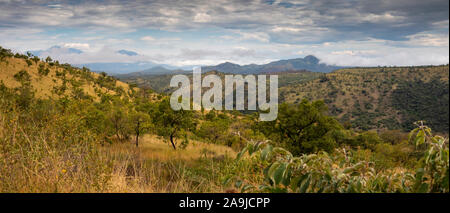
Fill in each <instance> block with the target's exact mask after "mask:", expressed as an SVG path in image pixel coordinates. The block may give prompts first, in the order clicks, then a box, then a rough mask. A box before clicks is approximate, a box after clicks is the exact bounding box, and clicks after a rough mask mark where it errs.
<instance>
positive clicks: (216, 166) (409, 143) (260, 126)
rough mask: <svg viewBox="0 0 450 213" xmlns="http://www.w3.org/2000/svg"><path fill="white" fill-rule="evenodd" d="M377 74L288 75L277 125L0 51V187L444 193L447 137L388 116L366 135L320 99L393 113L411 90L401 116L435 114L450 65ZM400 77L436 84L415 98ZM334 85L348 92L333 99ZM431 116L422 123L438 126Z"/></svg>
mask: <svg viewBox="0 0 450 213" xmlns="http://www.w3.org/2000/svg"><path fill="white" fill-rule="evenodd" d="M380 69H382V68H374V69H373V73H372V71H371V69H368V70H358V69H346V70H341V71H336V72H333V73H330V74H326V75H323V74H320V75H318V74H312V75H315V76H312V77H311V78H309V79H308V80H306V81H303V80H302V77H300V78H298V79H297V80H296V79H295V76H304V75H305V73H306V72H298V73H297V74H296V73H291V74H290V75H294V76H292V78H291V77H288V78H285V79H284V80H282V83H283V87H282V88H287V91H288V92H284V93H283V97H284V99H285V100H286V103H282V104H280V107H279V115H278V118H277V120H275V121H271V122H259V121H258V120H257V118H258V112H252V113H249V112H247V113H241V112H239V111H221V112H216V111H206V110H202V111H183V110H180V111H174V110H172V109H171V108H170V103H169V99H168V97H167V96H166V95H164V94H159V93H155V92H153V91H152V90H150V89H148V87H140V88H137V87H136V85H131V86H130V85H128V84H126V83H123V82H121V81H119V80H117V79H116V78H114V77H111V76H108V75H106V74H105V73H102V74H95V73H92V72H90V70H89V69H87V68H82V69H80V68H76V67H72V66H70V65H68V64H60V63H59V62H58V61H54V60H52V59H51V58H47V59H39V58H37V57H34V56H32V55H31V54H29V55H22V54H14V53H12V52H11V51H10V50H7V49H3V48H0V192H310V193H336V192H339V193H340V192H357V193H372V192H445V193H448V191H449V185H448V183H449V151H448V138H445V137H441V136H438V135H436V134H435V133H433V132H432V130H431V129H430V128H429V127H428V126H427V124H428V123H427V120H425V119H423V120H425V121H426V122H425V123H424V122H415V124H414V122H413V123H411V124H404V123H403V122H406V121H403V120H402V119H404V116H402V114H398V113H397V114H396V116H395V117H394V118H396V119H397V122H398V123H399V124H398V127H399V128H394V127H395V126H394V127H393V128H379V129H376V130H377V131H373V129H374V128H372V126H368V127H365V126H361V127H358V126H355V125H358V122H355V121H354V120H357V119H358V118H359V117H360V116H361V115H359V116H358V114H355V115H353V116H352V117H351V119H350V121H353V122H352V123H351V124H352V125H351V126H350V125H346V123H345V122H342V119H343V116H344V114H342V113H340V114H336V112H334V111H335V109H334V108H333V105H331V106H332V107H329V104H330V103H336V104H335V105H336V107H339V106H341V105H340V104H337V103H343V100H347V99H350V101H351V102H349V103H348V104H349V105H351V106H354V105H356V103H359V104H360V105H362V106H365V105H366V104H365V101H368V102H370V103H372V104H374V103H377V104H376V106H377V107H375V108H373V109H372V108H371V109H370V110H373V112H375V110H376V109H378V110H383V112H389V113H388V114H387V115H389V116H390V115H391V114H390V112H391V111H389V110H391V109H392V110H393V108H388V109H389V110H388V109H382V108H379V107H381V106H382V105H383V103H387V102H383V101H382V100H381V99H382V97H386V98H391V101H390V102H389V103H390V105H392V103H393V102H392V98H394V99H395V100H397V101H398V104H401V103H400V102H399V101H403V102H406V100H411V98H412V100H414V103H417V104H416V105H417V107H412V109H413V110H409V108H408V107H411V106H410V105H407V106H408V107H406V109H408V110H407V111H406V112H405V113H413V114H414V113H416V114H420V115H422V114H425V115H430V116H432V115H436V113H441V111H440V110H443V109H441V107H442V106H441V104H442V103H441V102H440V100H436V99H437V97H435V96H433V97H429V98H430V99H427V97H426V94H427V93H428V94H434V93H430V91H432V92H436V94H440V95H442V97H443V98H444V99H445V97H447V100H448V66H440V67H431V68H430V67H417V68H401V69H402V70H405V69H406V70H408V72H409V74H408V75H407V76H408V78H406V77H407V76H398V75H400V73H404V72H400V73H399V72H397V71H395V70H397V68H386V69H387V71H385V72H384V71H383V72H381V71H380ZM389 70H391V71H389ZM445 71H446V72H447V74H445ZM380 72H381V74H380ZM341 74H342V75H344V74H345V77H342V76H340V75H341ZM316 75H317V76H316ZM366 75H367V76H366ZM380 75H381V76H380ZM385 75H386V76H385ZM419 77H420V78H419ZM350 79H353V80H350ZM399 79H401V80H399ZM405 79H409V80H411V82H422V83H423V84H428V83H432V84H433V86H423V85H422V86H420V87H421V88H429V89H430V91H428V90H427V92H422V93H420V92H417V90H418V88H417V86H415V85H409V86H408V84H407V83H405V82H404V80H405ZM414 79H415V80H414ZM381 81H388V82H391V83H392V84H391V86H390V87H388V86H386V84H381ZM436 81H438V82H439V83H436ZM330 82H331V83H330ZM355 82H357V85H356V83H355ZM374 82H375V83H374ZM377 82H378V83H377ZM407 82H409V81H407ZM338 83H339V84H338ZM366 84H367V85H366ZM298 85H309V87H310V88H311V89H313V88H315V89H314V90H311V91H309V90H307V89H306V88H307V87H306V86H298ZM402 85H406V86H402ZM445 85H447V87H445ZM330 88H335V90H337V94H341V93H342V91H344V92H345V94H346V95H336V98H334V99H330V97H329V96H330V95H329V93H330V92H332V91H335V90H331V89H330ZM340 88H342V91H340V90H341V89H340ZM398 89H403V90H400V91H398ZM445 89H446V91H447V93H446V95H447V96H445ZM362 90H365V94H367V95H364V94H363V92H362ZM441 90H443V91H444V93H442V92H439V91H441ZM319 91H324V92H325V93H326V94H325V93H324V94H325V95H323V98H321V97H322V95H321V94H322V93H319ZM385 91H386V92H385ZM402 91H403V92H402ZM404 91H407V92H404ZM296 92H298V94H296ZM360 93H361V94H362V95H361V94H360ZM385 93H386V94H389V95H386V94H385ZM405 93H406V94H408V95H406V96H405V95H404V94H405ZM441 93H442V94H441ZM289 94H291V95H289ZM292 94H296V96H294V95H292ZM331 96H332V97H334V96H333V95H331ZM419 96H420V97H422V96H424V97H423V98H418V99H417V97H419ZM299 97H306V98H304V99H301V100H300V99H298V98H299ZM341 97H342V98H341ZM344 97H345V98H344ZM439 97H440V96H439ZM308 98H309V99H310V100H308ZM329 100H331V101H329ZM293 102H295V103H293ZM403 102H402V103H403ZM416 105H414V106H416ZM342 106H343V105H342ZM422 106H424V107H422ZM445 106H446V107H447V108H446V109H447V114H448V101H447V105H444V107H445ZM336 107H335V108H336ZM398 107H399V108H405V106H401V105H400V106H398ZM351 109H352V110H354V108H351ZM355 109H356V108H355ZM364 109H365V110H368V107H366V106H365V107H364ZM330 110H331V114H330ZM333 110H334V111H333ZM352 110H348V111H349V112H352ZM425 110H428V111H426V112H425ZM370 112H372V111H370ZM441 114H442V113H441ZM411 118H412V119H413V118H416V117H411ZM417 118H419V117H417ZM426 118H428V117H426ZM352 119H353V120H352ZM439 119H440V118H435V119H434V120H433V118H432V119H430V120H429V122H430V124H431V125H430V126H431V127H432V128H436V129H437V130H438V132H444V133H445V131H444V130H445V129H444V127H445V123H441V121H440V120H439ZM365 120H366V121H367V120H370V119H365ZM420 120H422V119H420ZM375 121H376V123H378V120H375ZM403 125H405V126H406V125H412V126H414V128H410V129H405V128H403ZM446 125H447V130H448V120H447V124H446ZM443 126H444V127H443ZM400 127H401V128H400ZM390 129H391V130H390ZM393 129H395V130H393ZM433 130H434V129H433ZM408 132H410V133H408ZM447 133H448V131H447Z"/></svg>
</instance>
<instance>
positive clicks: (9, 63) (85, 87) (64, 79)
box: [0, 47, 130, 98]
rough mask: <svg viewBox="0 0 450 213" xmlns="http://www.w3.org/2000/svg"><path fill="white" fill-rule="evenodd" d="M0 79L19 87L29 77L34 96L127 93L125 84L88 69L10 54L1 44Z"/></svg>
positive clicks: (30, 56)
mask: <svg viewBox="0 0 450 213" xmlns="http://www.w3.org/2000/svg"><path fill="white" fill-rule="evenodd" d="M0 55H1V57H0V82H1V84H2V85H4V86H6V87H7V88H18V87H19V86H21V84H22V83H23V82H21V81H22V80H27V81H28V80H29V84H30V85H31V87H32V88H33V90H34V93H35V95H36V97H38V98H46V97H52V98H57V97H58V96H60V95H70V96H77V97H84V98H88V97H92V98H98V94H99V93H107V94H111V95H116V94H119V95H121V96H122V95H127V94H128V92H129V91H130V87H129V85H128V84H126V83H124V82H121V81H118V80H117V79H115V78H114V77H111V76H107V75H106V74H97V73H94V72H91V71H90V70H89V69H87V68H82V69H80V68H76V67H73V66H71V65H69V64H59V62H58V61H53V60H52V59H51V58H47V59H46V60H45V61H44V60H41V59H39V58H38V57H35V56H32V55H31V54H30V55H21V54H13V53H12V52H11V51H10V50H7V49H3V48H1V47H0Z"/></svg>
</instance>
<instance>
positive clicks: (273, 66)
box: [202, 55, 342, 74]
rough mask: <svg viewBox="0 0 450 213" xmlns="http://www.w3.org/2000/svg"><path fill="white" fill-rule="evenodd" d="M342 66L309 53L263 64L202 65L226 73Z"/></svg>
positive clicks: (323, 70)
mask: <svg viewBox="0 0 450 213" xmlns="http://www.w3.org/2000/svg"><path fill="white" fill-rule="evenodd" d="M340 68H342V67H338V66H331V65H327V64H324V63H320V60H319V59H318V58H316V57H315V56H312V55H309V56H306V57H304V58H296V59H288V60H279V61H274V62H270V63H268V64H263V65H256V64H250V65H243V66H241V65H239V64H233V63H230V62H226V63H222V64H219V65H216V66H205V67H202V71H204V72H208V71H212V70H216V71H219V72H224V73H235V74H257V73H264V72H283V71H291V70H309V71H313V72H324V73H328V72H331V71H333V70H336V69H340Z"/></svg>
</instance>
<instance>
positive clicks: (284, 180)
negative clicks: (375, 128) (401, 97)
mask: <svg viewBox="0 0 450 213" xmlns="http://www.w3.org/2000/svg"><path fill="white" fill-rule="evenodd" d="M410 139H411V140H412V141H413V142H414V144H415V145H416V146H425V147H426V150H425V152H424V156H423V158H422V159H421V160H420V163H419V165H418V167H419V168H418V169H417V170H416V171H415V172H410V171H407V170H404V169H401V168H393V169H385V170H377V169H375V165H374V163H373V162H369V161H358V160H355V158H354V157H353V152H352V151H349V150H346V149H343V148H341V149H338V150H336V152H335V153H334V154H333V155H330V154H328V153H327V152H324V151H321V152H318V153H316V154H308V155H306V154H304V155H301V156H300V157H294V156H293V155H292V154H291V153H290V152H289V151H287V150H285V149H283V148H279V147H273V146H271V145H269V144H267V143H265V142H249V143H248V145H247V147H245V148H244V149H243V150H242V151H241V152H240V153H239V154H238V157H237V160H239V159H240V158H242V156H243V155H244V154H245V153H248V154H249V155H250V157H252V158H254V157H256V158H259V160H260V162H261V165H262V166H264V170H263V171H262V172H263V174H264V177H265V181H264V183H262V184H261V185H259V186H254V185H251V184H244V183H245V180H244V181H243V180H238V181H236V182H235V186H236V187H237V188H240V189H241V191H249V190H253V191H257V192H300V193H305V192H307V193H336V192H337V193H375V192H419V193H424V192H433V193H434V192H444V193H448V192H449V185H448V184H449V149H448V141H447V139H446V138H443V137H441V136H433V135H432V134H431V129H430V128H428V127H426V126H424V125H423V123H422V122H420V123H418V127H417V128H416V129H414V130H413V131H412V132H411V134H410Z"/></svg>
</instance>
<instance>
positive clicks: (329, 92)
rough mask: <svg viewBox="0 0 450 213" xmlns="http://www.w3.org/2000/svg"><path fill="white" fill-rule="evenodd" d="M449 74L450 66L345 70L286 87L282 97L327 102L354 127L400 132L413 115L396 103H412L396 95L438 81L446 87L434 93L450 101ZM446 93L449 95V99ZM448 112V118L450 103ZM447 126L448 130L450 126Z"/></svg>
mask: <svg viewBox="0 0 450 213" xmlns="http://www.w3.org/2000/svg"><path fill="white" fill-rule="evenodd" d="M448 72H449V69H448V65H445V66H431V67H391V68H383V67H377V68H352V69H341V70H337V71H335V72H332V73H329V74H326V78H319V79H316V80H313V81H309V82H306V83H300V84H295V85H288V86H285V87H282V88H280V95H281V97H282V99H284V101H286V102H291V103H296V102H299V101H300V100H301V99H303V98H307V99H311V100H317V99H323V100H324V101H325V103H327V105H328V106H329V109H330V112H331V114H332V115H334V116H337V117H338V118H340V119H341V120H342V121H351V123H352V124H353V126H354V127H358V128H361V129H375V128H390V129H398V128H402V127H403V126H402V122H403V120H408V118H407V116H409V114H408V113H405V112H403V111H402V110H403V109H401V108H399V107H395V103H394V102H398V101H401V102H402V103H408V100H399V99H398V98H397V99H395V98H394V97H393V96H392V94H393V93H394V92H398V91H400V90H399V88H402V87H403V86H404V85H409V84H413V85H414V84H417V82H422V83H425V84H431V83H432V81H433V80H436V81H437V82H440V83H442V85H443V86H442V85H441V86H440V87H439V88H434V89H435V90H438V91H437V93H438V94H441V96H442V97H441V98H444V99H445V98H446V99H448V81H449V73H448ZM445 85H446V87H445ZM446 90H447V95H445V91H446ZM431 92H436V91H431ZM410 95H411V96H416V95H417V93H416V91H410ZM396 97H397V96H396ZM418 101H422V100H418ZM423 101H426V100H423ZM418 104H419V103H418ZM422 104H423V103H422ZM428 104H429V105H430V107H431V110H433V109H436V108H437V107H438V106H437V105H439V104H438V103H435V104H434V105H433V103H428ZM446 109H447V114H448V101H447V107H446ZM444 110H445V108H444ZM416 113H417V112H416ZM419 113H420V112H419ZM444 113H445V112H444ZM419 117H420V116H419ZM421 119H424V120H427V119H428V118H427V117H423V118H421ZM444 125H445V124H444ZM446 125H447V129H448V122H447V124H446ZM440 129H442V128H440Z"/></svg>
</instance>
